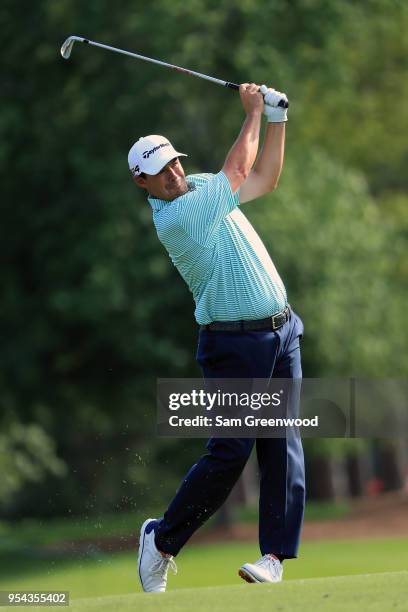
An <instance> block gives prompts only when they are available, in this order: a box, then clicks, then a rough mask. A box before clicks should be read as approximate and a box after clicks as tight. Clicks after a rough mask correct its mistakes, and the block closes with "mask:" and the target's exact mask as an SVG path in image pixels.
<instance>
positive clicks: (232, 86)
mask: <svg viewBox="0 0 408 612" xmlns="http://www.w3.org/2000/svg"><path fill="white" fill-rule="evenodd" d="M225 87H229V88H230V89H238V90H239V85H237V84H236V83H230V82H229V81H227V82H226V83H225ZM278 106H281V107H282V108H288V106H289V102H285V101H284V100H280V101H279V104H278Z"/></svg>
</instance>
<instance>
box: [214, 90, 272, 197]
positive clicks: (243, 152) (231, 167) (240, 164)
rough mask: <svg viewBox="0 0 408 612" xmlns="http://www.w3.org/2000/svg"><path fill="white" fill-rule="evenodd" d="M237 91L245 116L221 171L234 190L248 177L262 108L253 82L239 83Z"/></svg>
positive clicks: (256, 146) (257, 137)
mask: <svg viewBox="0 0 408 612" xmlns="http://www.w3.org/2000/svg"><path fill="white" fill-rule="evenodd" d="M239 93H240V96H241V102H242V106H243V107H244V110H245V112H246V118H245V121H244V123H243V126H242V128H241V132H240V134H239V136H238V138H237V140H236V141H235V142H234V144H233V145H232V148H231V150H230V151H229V153H228V155H227V158H226V160H225V162H224V166H223V168H222V171H223V172H224V174H225V175H226V176H227V178H228V180H229V182H230V185H231V189H232V191H233V192H235V191H236V190H237V189H239V187H241V185H242V184H243V183H244V181H245V180H246V179H247V178H248V176H249V173H250V171H251V168H252V166H253V164H254V162H255V159H256V155H257V153H258V145H259V130H260V127H261V117H262V111H263V108H264V101H263V97H262V94H260V93H259V86H258V85H255V84H254V83H243V84H242V85H240V88H239Z"/></svg>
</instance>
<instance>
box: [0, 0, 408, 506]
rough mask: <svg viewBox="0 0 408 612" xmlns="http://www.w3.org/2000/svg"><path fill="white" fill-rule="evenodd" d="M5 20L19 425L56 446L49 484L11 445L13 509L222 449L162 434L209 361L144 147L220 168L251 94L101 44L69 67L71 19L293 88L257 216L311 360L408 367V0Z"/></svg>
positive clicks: (46, 5) (93, 1) (9, 257)
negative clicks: (276, 168)
mask: <svg viewBox="0 0 408 612" xmlns="http://www.w3.org/2000/svg"><path fill="white" fill-rule="evenodd" d="M0 26H1V30H2V33H3V52H2V60H1V61H2V81H1V94H2V95H1V99H2V102H1V109H0V161H1V173H2V176H1V187H2V198H1V200H2V223H1V244H2V268H1V272H2V279H3V283H2V293H1V312H2V317H1V326H2V334H1V335H2V343H1V344H2V350H1V368H0V402H1V415H2V416H1V418H2V420H1V423H2V428H3V435H4V436H5V438H7V437H8V435H9V434H10V432H12V431H15V429H13V428H15V427H16V425H18V426H19V427H21V428H22V430H19V431H23V430H24V429H25V431H26V434H23V433H21V438H22V439H27V440H29V439H30V438H31V437H32V435H33V430H30V427H32V426H33V424H35V425H36V426H37V427H39V428H41V429H42V431H43V434H44V436H45V438H44V440H48V441H47V443H46V447H47V449H48V450H47V453H49V455H50V460H49V461H47V462H45V464H44V462H42V453H43V451H41V452H40V449H39V448H38V445H37V446H36V445H34V447H33V448H34V450H32V452H33V453H34V454H35V453H36V452H37V451H35V448H37V449H38V452H37V459H36V460H35V461H37V464H38V465H41V466H43V468H41V469H42V470H45V472H48V476H47V477H46V478H45V480H43V483H42V485H41V484H38V483H36V482H34V483H33V482H31V480H30V478H29V477H26V478H25V479H24V477H22V475H21V473H20V472H19V471H18V468H17V467H16V463H15V461H14V462H13V461H10V456H11V455H12V454H13V453H12V451H10V452H7V453H6V452H2V453H1V454H0V470H1V469H6V466H8V467H7V470H10V473H11V472H13V470H14V473H15V474H17V475H19V476H18V477H17V476H16V479H17V480H15V482H17V481H18V482H21V486H20V487H19V492H18V493H16V491H15V489H14V488H13V489H12V491H11V490H10V489H9V490H8V491H7V495H5V496H4V498H3V501H2V502H0V505H1V506H2V512H3V513H4V514H5V515H12V516H18V515H25V514H57V513H61V512H65V511H66V510H67V508H69V509H70V511H72V512H83V511H84V509H86V510H91V511H92V509H105V508H112V507H119V508H122V507H135V506H140V505H143V504H144V503H147V502H148V503H154V502H156V501H161V499H162V497H163V496H165V495H168V494H169V492H172V491H173V490H174V488H175V487H176V485H177V482H178V478H179V474H180V472H182V471H183V470H184V469H186V468H187V467H188V465H189V462H190V458H192V457H195V456H196V454H197V449H201V448H203V445H202V443H201V442H198V443H197V442H194V441H188V442H186V441H182V442H178V441H174V440H171V441H160V443H158V441H157V439H156V437H155V431H154V420H155V406H154V403H155V379H156V378H157V377H160V376H166V377H171V376H179V377H187V376H198V375H199V371H198V368H197V365H196V364H195V361H194V352H195V343H196V336H197V330H196V327H195V324H194V321H193V302H192V299H191V295H190V294H189V293H188V291H187V290H186V288H185V287H184V284H183V282H182V281H181V279H180V278H179V276H178V273H177V271H176V270H175V269H174V268H173V267H172V265H171V263H170V260H169V259H168V257H167V255H166V253H165V252H164V250H163V248H162V246H161V245H160V243H159V242H158V240H157V237H156V235H155V231H154V228H153V225H152V222H151V213H150V210H149V207H148V205H147V204H146V202H145V198H144V196H143V194H142V193H141V192H139V191H138V190H137V188H136V187H135V186H134V184H133V183H132V181H131V180H130V177H129V173H128V170H127V164H126V158H127V151H128V149H129V147H130V146H131V145H132V143H133V142H134V141H135V140H136V139H137V138H138V137H139V136H140V135H143V134H148V133H164V134H165V135H167V136H168V137H169V138H170V139H171V140H172V141H174V143H175V146H176V147H178V148H179V149H180V150H182V151H186V152H188V153H189V158H188V159H187V161H186V164H185V168H186V170H187V172H194V171H209V172H214V171H218V170H219V169H220V167H221V166H222V163H223V160H224V158H225V156H226V153H227V151H228V149H229V147H230V146H231V144H232V142H233V140H234V138H235V137H236V135H237V133H238V131H239V128H240V125H241V122H242V120H243V114H242V110H241V107H240V103H239V100H238V98H237V96H236V94H235V93H234V92H232V91H229V90H224V89H222V88H218V87H215V86H214V85H211V84H209V83H207V82H205V81H202V80H198V79H193V78H190V77H187V76H184V75H179V74H177V73H175V72H173V71H170V70H165V69H162V68H159V67H157V66H153V65H151V64H146V63H141V62H136V61H135V60H132V59H130V58H124V57H120V56H118V55H115V54H110V53H107V52H103V51H100V50H98V49H93V48H86V47H85V46H82V45H77V46H76V47H75V48H74V52H73V54H72V57H71V59H70V61H69V62H65V61H64V60H63V59H62V58H61V57H60V55H59V47H60V45H61V43H62V42H63V40H64V39H65V38H66V37H67V36H68V35H70V34H78V35H84V36H87V37H89V38H91V39H96V40H100V41H102V42H105V43H107V44H112V45H114V46H118V47H122V48H125V49H130V50H134V51H136V52H138V51H139V52H140V53H142V54H145V55H147V56H151V57H157V58H159V59H163V60H165V61H169V62H172V63H175V64H179V65H184V66H187V67H190V68H192V69H195V70H198V71H200V72H204V73H208V74H213V75H215V76H219V77H221V78H226V79H228V80H231V81H235V82H244V81H254V82H259V83H262V82H266V83H267V84H268V85H273V86H275V87H276V88H277V89H280V90H283V91H286V92H287V93H288V96H289V98H290V101H291V106H290V112H289V117H290V120H289V123H288V126H287V127H288V138H287V154H286V162H285V168H284V172H283V175H282V178H281V183H280V186H279V188H278V190H277V191H276V192H275V193H274V194H271V195H270V196H268V197H265V198H263V199H261V200H259V201H257V202H255V203H251V204H249V205H247V206H246V207H245V213H246V214H247V215H248V217H249V218H250V219H251V221H252V222H253V223H254V225H255V228H256V229H257V230H258V231H259V233H260V235H261V237H262V238H263V240H264V241H265V243H266V245H267V247H268V248H269V250H270V252H271V254H272V257H273V258H274V260H275V262H276V264H277V266H278V269H279V270H280V272H281V274H282V276H283V278H284V280H285V283H286V285H287V288H288V293H289V297H290V301H291V303H292V305H293V306H294V308H295V309H296V310H297V311H298V312H299V314H300V315H301V317H302V318H303V320H304V321H305V327H306V333H305V338H304V346H303V348H304V374H305V375H306V376H359V375H366V376H390V377H392V376H395V377H397V376H404V375H406V372H407V369H408V354H407V351H406V349H405V347H406V346H407V340H408V338H407V326H406V323H405V311H404V302H405V294H406V282H407V275H408V260H407V256H406V244H407V242H406V240H407V228H408V212H407V210H408V207H407V202H408V195H407V187H408V174H407V171H406V167H407V160H408V157H407V145H406V134H407V127H408V106H407V104H406V103H405V101H406V99H407V94H408V91H407V88H408V79H407V64H408V60H407V57H408V48H407V47H408V38H407V36H406V31H407V29H408V6H407V4H406V3H405V2H403V1H402V0H401V1H399V0H368V1H367V2H364V3H356V2H354V1H352V0H345V1H340V0H333V1H331V2H324V1H323V0H296V1H295V2H293V1H292V2H289V0H273V1H267V0H259V1H254V0H241V1H240V2H232V0H224V1H221V2H218V1H217V2H215V0H214V1H213V0H207V1H205V0H191V1H190V2H188V3H187V2H184V1H181V0H172V1H170V0H158V1H156V2H152V3H148V4H146V3H142V2H130V1H129V0H122V1H121V2H117V3H115V4H113V3H111V2H107V1H106V0H89V1H88V2H86V3H83V2H79V1H78V0H70V1H68V0H59V1H58V2H55V1H53V0H39V1H38V2H36V3H30V4H27V3H24V5H22V4H21V3H16V2H12V1H11V0H4V2H2V4H1V7H0ZM35 431H37V430H35ZM37 434H38V431H37V433H36V434H35V436H37ZM37 437H38V436H37ZM51 440H52V441H53V442H52V441H51ZM53 443H55V445H56V451H55V452H54V451H53V450H52V449H53ZM316 444H317V443H316ZM0 450H1V447H0ZM51 457H53V459H51ZM35 461H34V462H35ZM61 461H62V462H63V464H62V463H61ZM13 465H14V468H13V467H11V466H13ZM47 465H48V466H49V469H48V468H47ZM63 465H64V466H65V469H64V468H63V467H62V466H63ZM41 473H42V472H41ZM159 475H160V482H161V483H163V484H161V485H160V487H161V488H159V489H158V488H157V487H155V486H154V485H153V484H152V483H154V482H156V481H157V478H158V476H159ZM13 478H14V477H13ZM18 478H20V480H18ZM21 478H22V480H21ZM50 491H51V493H50ZM11 493H13V495H11ZM10 495H11V498H10ZM10 499H11V500H12V501H10Z"/></svg>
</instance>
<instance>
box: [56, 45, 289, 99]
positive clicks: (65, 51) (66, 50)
mask: <svg viewBox="0 0 408 612" xmlns="http://www.w3.org/2000/svg"><path fill="white" fill-rule="evenodd" d="M75 42H82V43H86V44H88V45H92V46H94V47H100V48H101V49H107V50H108V51H114V52H115V53H122V54H123V55H129V56H130V57H135V58H136V59H140V60H144V61H145V62H151V63H153V64H158V65H159V66H165V67H166V68H173V70H177V71H178V72H185V73H186V74H190V75H192V76H196V77H199V78H200V79H206V80H207V81H211V82H212V83H217V85H222V86H223V87H229V88H230V89H239V85H237V84H236V83H230V82H229V81H223V80H222V79H216V78H215V77H211V76H208V75H206V74H202V73H201V72H195V71H194V70H188V69H187V68H181V67H180V66H174V65H173V64H168V63H167V62H162V61H160V60H157V59H152V58H151V57H145V56H144V55H139V54H138V53H131V52H130V51H124V50H123V49H118V48H116V47H110V46H109V45H103V44H102V43H98V42H95V41H93V40H89V39H88V38H82V37H81V36H69V37H68V38H67V40H66V41H65V42H64V44H63V45H62V47H61V55H62V57H63V58H64V59H69V57H70V55H71V52H72V47H73V46H74V43H75ZM278 106H281V107H283V108H287V107H288V106H289V104H288V102H286V100H280V101H279V103H278Z"/></svg>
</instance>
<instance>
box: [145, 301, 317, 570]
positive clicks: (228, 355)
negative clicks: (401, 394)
mask: <svg viewBox="0 0 408 612" xmlns="http://www.w3.org/2000/svg"><path fill="white" fill-rule="evenodd" d="M302 334H303V324H302V321H301V320H300V318H299V317H298V316H297V315H296V314H295V313H294V312H293V311H291V313H290V318H289V320H288V321H287V322H286V323H285V324H284V325H283V326H282V327H281V328H280V329H278V330H277V331H274V332H272V331H243V332H230V331H225V332H224V331H221V332H219V331H208V330H200V336H199V344H198V352H197V360H198V362H199V364H200V366H201V368H202V370H203V374H204V377H205V378H207V379H208V378H270V377H273V378H301V377H302V368H301V359H300V345H299V339H300V337H301V336H302ZM254 444H256V452H257V458H258V464H259V472H260V495H259V547H260V549H261V553H262V555H265V554H267V553H274V554H275V555H279V556H281V557H284V558H293V557H296V556H297V550H298V546H299V538H300V531H301V527H302V521H303V509H304V498H305V485H304V461H303V449H302V443H301V440H300V438H299V437H297V436H296V437H294V436H288V437H287V438H257V439H249V438H239V439H236V438H211V439H210V440H209V441H208V443H207V450H208V453H207V454H205V455H203V456H202V457H201V458H200V459H199V460H198V462H197V463H196V464H195V465H193V466H192V468H191V469H190V470H189V472H188V473H187V474H186V476H185V477H184V480H183V482H182V483H181V486H180V488H179V489H178V491H177V493H176V495H175V497H174V499H173V501H172V502H171V503H170V505H169V507H168V509H167V511H166V512H165V514H164V517H163V519H162V520H161V521H160V522H159V524H158V527H157V531H156V544H157V546H158V548H159V549H160V550H161V551H163V552H166V553H170V554H172V555H177V553H178V552H179V550H180V549H181V548H182V546H183V545H184V544H185V543H186V542H187V540H188V539H189V538H190V537H191V535H192V534H193V533H194V532H195V531H196V529H198V528H199V527H200V526H201V525H202V524H203V523H204V522H205V521H206V520H207V519H208V518H209V517H210V516H211V515H212V514H213V513H214V512H215V511H216V510H218V508H219V507H220V506H221V505H222V504H223V502H224V501H225V500H226V498H227V497H228V495H229V493H230V491H231V489H232V487H233V486H234V484H235V483H236V481H237V480H238V478H239V476H240V474H241V472H242V470H243V468H244V466H245V464H246V462H247V460H248V457H249V455H250V453H251V451H252V448H253V446H254Z"/></svg>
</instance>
